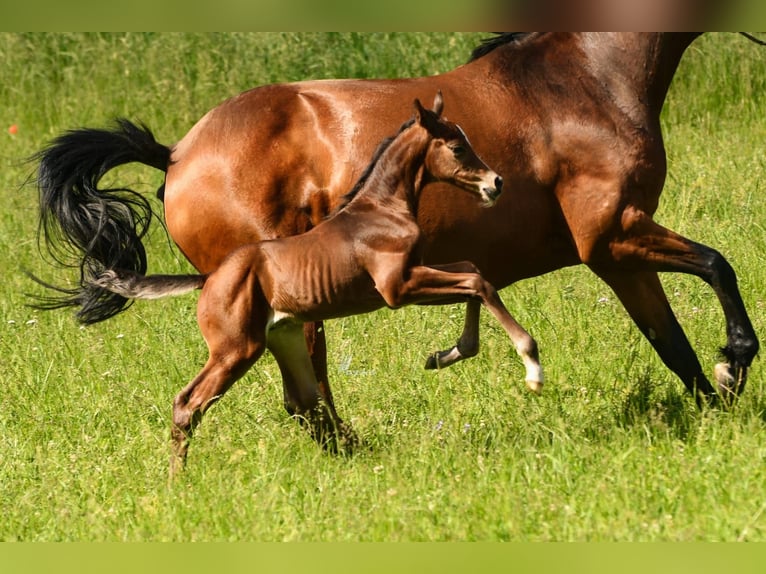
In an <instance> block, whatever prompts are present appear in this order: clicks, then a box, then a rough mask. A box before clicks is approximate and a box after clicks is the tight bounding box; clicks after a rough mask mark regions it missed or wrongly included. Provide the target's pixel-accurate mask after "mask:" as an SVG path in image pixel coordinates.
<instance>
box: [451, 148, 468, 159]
mask: <svg viewBox="0 0 766 574" xmlns="http://www.w3.org/2000/svg"><path fill="white" fill-rule="evenodd" d="M452 153H453V154H455V157H460V156H461V155H465V148H464V147H463V146H461V145H456V146H452Z"/></svg>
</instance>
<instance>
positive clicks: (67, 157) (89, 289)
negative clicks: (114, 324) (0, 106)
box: [31, 119, 171, 324]
mask: <svg viewBox="0 0 766 574" xmlns="http://www.w3.org/2000/svg"><path fill="white" fill-rule="evenodd" d="M170 152H171V150H170V148H168V147H167V146H164V145H162V144H160V143H158V142H157V141H156V140H155V139H154V136H153V135H152V133H151V131H149V129H148V128H147V127H146V126H144V125H141V126H137V125H135V124H133V123H131V122H130V121H128V120H125V119H120V120H117V121H116V124H115V125H114V126H113V127H112V128H111V129H90V128H83V129H77V130H71V131H68V132H65V133H63V134H62V135H60V136H59V137H58V138H56V139H54V140H53V141H52V142H51V143H50V145H49V146H48V147H46V148H45V149H43V150H42V151H40V152H39V153H37V154H35V155H34V156H33V157H32V158H31V159H32V160H34V161H37V162H39V167H38V170H37V178H36V182H37V187H38V190H39V196H40V222H39V227H38V243H39V244H41V243H43V241H42V239H44V242H45V244H46V247H47V251H48V253H49V254H50V255H51V257H52V258H53V260H54V261H55V262H56V263H57V264H59V265H62V266H65V267H74V268H79V272H80V277H79V281H78V283H77V284H76V285H75V286H73V287H71V288H65V287H56V286H54V285H51V284H49V283H46V282H44V281H42V280H40V279H37V278H36V277H34V276H32V279H34V280H36V281H37V282H38V283H40V284H42V285H44V286H45V287H48V288H51V289H53V290H55V291H58V295H53V296H43V297H41V296H37V297H36V300H37V302H36V304H33V306H34V307H37V308H41V309H57V308H61V307H79V308H80V309H79V310H78V312H77V318H78V319H79V321H81V322H82V323H86V324H89V323H96V322H98V321H103V320H104V319H108V318H109V317H112V316H114V315H116V314H117V313H120V312H121V311H123V310H125V309H126V308H127V307H128V306H129V305H130V301H128V299H126V298H125V297H124V296H122V295H119V294H117V293H114V292H111V291H108V290H106V289H104V288H103V287H100V286H98V285H97V284H96V283H94V282H93V281H92V279H93V278H94V277H97V276H98V275H100V274H101V273H102V272H103V271H105V270H109V269H125V270H129V271H132V272H135V273H139V274H142V273H145V272H146V251H145V250H144V246H143V243H142V241H141V240H142V238H143V237H144V235H145V234H146V232H147V230H148V228H149V223H150V222H151V220H152V217H153V216H154V215H155V213H154V212H153V210H152V207H151V204H150V203H149V201H148V200H147V199H146V198H145V197H143V196H142V195H139V194H138V193H137V192H135V191H133V190H131V189H128V188H99V187H98V184H99V181H100V180H101V178H102V176H103V175H104V174H105V173H106V172H107V171H109V170H111V169H112V168H115V167H117V166H119V165H123V164H127V163H131V162H139V163H143V164H145V165H148V166H150V167H154V168H156V169H158V170H161V171H163V172H167V169H168V165H169V164H170Z"/></svg>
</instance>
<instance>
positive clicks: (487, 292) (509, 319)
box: [378, 261, 543, 394]
mask: <svg viewBox="0 0 766 574" xmlns="http://www.w3.org/2000/svg"><path fill="white" fill-rule="evenodd" d="M378 287H379V290H380V292H381V294H382V295H383V298H384V299H385V300H386V303H387V304H388V305H389V306H391V307H394V308H395V307H399V306H403V305H410V304H446V303H450V302H453V301H457V300H465V299H468V300H478V301H480V302H481V303H482V304H483V305H484V306H485V307H486V308H487V310H489V312H490V313H492V315H493V316H494V317H495V318H496V319H497V320H498V321H499V322H500V324H501V325H502V326H503V329H505V332H506V333H507V334H508V336H509V337H510V338H511V341H513V344H514V347H515V348H516V352H517V353H518V354H519V356H520V357H521V359H522V361H523V363H524V367H525V369H526V384H527V387H528V388H529V389H530V390H532V391H533V392H535V393H538V394H539V393H540V392H542V388H543V370H542V367H541V366H540V360H539V353H538V349H537V342H536V341H535V340H534V339H533V338H532V337H531V335H530V334H529V333H527V331H526V330H524V328H523V327H522V326H521V325H519V323H518V322H517V321H516V319H514V318H513V316H512V315H511V314H510V313H509V312H508V309H507V308H506V307H505V305H504V304H503V302H502V300H501V299H500V296H499V295H498V293H497V291H496V290H495V288H494V287H493V286H492V285H491V284H490V283H489V282H488V281H486V280H485V279H484V278H483V277H482V276H481V274H480V273H479V270H478V269H477V268H476V266H475V265H473V264H472V263H470V262H465V261H464V262H459V263H455V264H448V265H440V266H438V267H432V266H417V267H412V268H411V269H409V270H408V272H407V277H406V279H404V280H397V279H396V278H394V277H393V276H392V277H391V278H390V280H389V281H388V282H387V283H386V284H385V286H384V285H383V284H380V283H378ZM477 328H478V322H477ZM476 338H477V340H478V335H477V337H476Z"/></svg>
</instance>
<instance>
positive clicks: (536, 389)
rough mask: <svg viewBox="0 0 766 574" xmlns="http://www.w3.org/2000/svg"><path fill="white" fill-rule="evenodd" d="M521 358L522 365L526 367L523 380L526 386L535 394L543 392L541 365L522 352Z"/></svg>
mask: <svg viewBox="0 0 766 574" xmlns="http://www.w3.org/2000/svg"><path fill="white" fill-rule="evenodd" d="M521 360H522V361H524V366H525V367H526V369H527V377H526V380H525V382H526V384H527V388H528V389H529V390H530V391H532V392H533V393H535V394H536V395H539V394H541V393H542V392H543V383H544V382H545V376H544V375H543V367H542V365H540V363H539V362H538V361H536V360H535V359H533V358H532V357H530V356H529V355H524V354H522V355H521Z"/></svg>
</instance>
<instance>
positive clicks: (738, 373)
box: [713, 363, 747, 406]
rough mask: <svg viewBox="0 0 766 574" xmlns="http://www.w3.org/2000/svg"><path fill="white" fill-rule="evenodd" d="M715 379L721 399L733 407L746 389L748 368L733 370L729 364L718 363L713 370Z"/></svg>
mask: <svg viewBox="0 0 766 574" xmlns="http://www.w3.org/2000/svg"><path fill="white" fill-rule="evenodd" d="M713 377H714V379H715V382H716V385H717V386H718V392H719V393H720V396H721V399H722V400H723V402H724V403H725V404H726V405H728V406H731V404H733V402H734V401H735V400H736V398H737V397H738V396H739V395H740V393H741V392H742V390H743V389H744V388H745V381H747V367H739V368H733V367H732V366H731V365H730V364H729V363H718V364H717V365H716V366H715V368H714V369H713Z"/></svg>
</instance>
